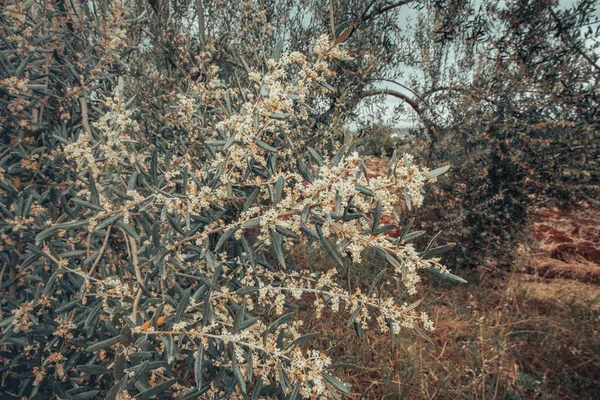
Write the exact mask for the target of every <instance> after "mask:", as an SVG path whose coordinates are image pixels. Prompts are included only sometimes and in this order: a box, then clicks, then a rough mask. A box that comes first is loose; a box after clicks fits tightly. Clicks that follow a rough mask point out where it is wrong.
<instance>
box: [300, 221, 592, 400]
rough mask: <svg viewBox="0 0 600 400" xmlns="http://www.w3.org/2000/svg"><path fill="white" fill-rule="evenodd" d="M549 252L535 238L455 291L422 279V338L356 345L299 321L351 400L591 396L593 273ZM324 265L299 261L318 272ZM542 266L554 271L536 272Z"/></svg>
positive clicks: (374, 337) (344, 330)
mask: <svg viewBox="0 0 600 400" xmlns="http://www.w3.org/2000/svg"><path fill="white" fill-rule="evenodd" d="M552 218H554V217H552ZM561 218H562V217H561ZM584 219H585V218H584ZM567 220H568V218H567ZM586 221H587V222H586V223H585V224H584V225H585V227H582V226H581V225H582V223H581V220H579V221H575V222H573V223H577V224H579V226H580V229H579V232H582V231H586V232H588V233H589V232H590V231H593V229H595V225H593V226H592V224H591V222H593V219H589V218H587V219H586ZM561 223H563V224H565V223H566V220H563V221H561ZM546 225H548V224H546ZM563 227H564V225H563ZM536 229H537V228H536V226H535V225H534V227H533V230H534V232H536V233H537V232H538V231H537V230H536ZM553 229H557V228H553ZM567 232H569V234H570V235H574V234H573V233H570V232H572V229H571V231H567ZM575 234H577V231H576V233H575ZM578 240H579V239H578V238H574V240H573V241H572V242H570V243H578ZM587 241H590V240H587ZM596 248H600V247H598V246H596ZM555 250H556V243H554V244H550V242H549V241H548V240H545V239H544V237H538V242H537V244H536V245H535V246H534V248H533V249H527V250H524V252H523V255H522V256H521V257H520V260H519V263H518V265H515V266H514V269H513V271H511V272H509V273H504V274H496V273H495V272H494V269H493V268H491V269H489V270H488V271H486V272H482V271H480V272H478V273H474V272H471V273H464V274H463V273H460V272H459V274H461V275H463V277H465V278H466V279H467V280H468V281H469V283H468V284H466V285H461V286H454V285H450V284H446V283H440V282H439V281H436V280H434V279H431V280H426V281H425V282H424V283H423V288H422V289H423V290H422V295H423V297H424V299H425V300H426V301H427V300H429V301H431V303H429V304H428V305H427V309H428V310H427V311H428V313H429V314H430V316H431V317H432V319H433V320H434V321H435V325H436V330H435V331H434V332H433V333H431V334H430V335H428V338H427V339H426V338H422V337H419V336H418V335H416V334H414V333H411V332H406V334H405V335H406V336H402V337H398V338H391V337H389V336H383V335H379V334H375V333H368V332H366V335H365V336H364V337H363V338H357V337H356V334H355V332H354V329H353V328H352V327H350V328H348V327H347V326H346V321H344V320H342V319H340V317H337V316H333V317H331V318H330V319H327V320H326V322H325V324H323V321H322V320H320V321H313V320H312V319H310V316H307V318H306V328H307V329H308V330H310V331H320V332H322V333H323V335H322V336H321V339H320V340H321V342H320V345H321V346H322V347H323V348H326V349H330V352H331V353H332V355H333V356H334V358H336V359H337V360H340V362H342V363H343V364H342V365H340V368H339V370H338V371H337V376H339V377H340V378H343V379H344V380H345V381H346V382H349V383H352V384H353V385H354V394H353V396H352V398H356V399H359V398H364V399H384V398H385V399H434V398H435V399H538V398H539V399H593V398H598V393H600V392H599V390H600V332H599V331H600V286H599V282H598V281H597V280H596V279H594V277H595V276H596V270H598V269H600V266H599V265H598V264H596V263H595V262H592V261H591V260H588V259H586V258H585V257H582V256H581V255H580V254H577V253H576V252H575V253H571V254H570V255H569V256H568V258H567V257H563V259H559V258H560V254H558V253H557V252H556V251H555ZM532 254H533V255H532ZM326 257H327V255H321V254H317V253H311V252H310V251H309V252H303V254H302V257H301V258H302V260H303V262H305V263H307V265H311V266H313V267H314V268H327V266H328V265H329V261H328V260H327V259H326ZM550 261H551V262H553V263H554V264H553V265H554V267H555V268H559V267H560V268H559V270H558V271H560V273H557V274H554V275H552V276H548V274H547V273H546V274H544V273H543V270H540V266H541V265H544V263H548V262H550ZM556 262H560V263H562V264H557V263H556ZM557 265H558V267H557ZM381 266H382V264H377V263H375V264H365V265H363V266H361V268H360V269H359V270H356V271H353V275H354V276H355V278H354V279H357V280H358V281H363V283H364V282H368V281H369V279H371V278H372V277H373V276H374V275H375V274H376V273H377V271H378V270H379V268H381ZM565 271H571V272H570V275H569V274H568V273H566V272H565ZM590 271H592V272H590ZM590 277H591V278H592V279H590ZM568 278H570V279H568ZM336 337H337V338H341V340H340V341H333V338H336Z"/></svg>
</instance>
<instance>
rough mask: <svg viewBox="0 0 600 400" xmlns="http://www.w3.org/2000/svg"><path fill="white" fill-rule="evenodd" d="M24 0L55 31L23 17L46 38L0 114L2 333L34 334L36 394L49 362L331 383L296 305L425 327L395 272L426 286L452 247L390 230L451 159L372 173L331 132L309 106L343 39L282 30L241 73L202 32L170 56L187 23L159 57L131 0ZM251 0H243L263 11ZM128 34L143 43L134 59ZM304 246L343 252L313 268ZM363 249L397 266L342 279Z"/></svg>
mask: <svg viewBox="0 0 600 400" xmlns="http://www.w3.org/2000/svg"><path fill="white" fill-rule="evenodd" d="M48 1H49V3H53V1H52V0H48ZM13 3H14V2H11V5H10V6H9V7H8V8H7V9H6V11H4V12H3V13H4V14H5V15H6V17H4V18H5V19H7V20H8V21H9V22H10V23H13V24H16V23H17V22H19V21H20V20H21V19H22V15H25V21H32V20H33V18H34V17H44V16H45V17H44V18H49V21H48V27H49V28H51V29H50V30H49V32H52V30H55V31H56V32H60V35H58V34H57V35H58V36H52V35H53V34H51V33H48V35H49V36H50V39H47V40H46V39H44V38H41V39H40V40H38V41H34V40H36V39H35V38H34V36H35V35H34V32H31V31H27V29H26V28H19V27H16V26H14V28H15V29H14V31H15V34H14V36H19V37H18V38H17V37H14V38H12V39H19V40H20V41H22V42H23V43H25V42H27V43H29V45H31V43H37V44H36V45H31V46H34V47H33V49H31V48H29V47H27V45H25V44H23V45H21V47H20V48H27V49H28V50H27V51H30V52H33V54H34V56H35V57H34V59H35V62H34V63H31V65H30V64H27V63H26V62H23V61H22V60H21V58H20V57H17V56H15V57H13V54H16V53H15V52H14V51H13V50H12V49H9V50H7V51H6V52H5V53H6V54H9V56H7V57H8V58H7V60H9V61H10V62H11V63H13V64H15V65H14V66H13V67H14V68H13V70H15V71H17V70H18V69H20V72H19V73H18V74H17V73H16V72H15V74H13V75H14V76H12V75H11V76H7V77H5V76H4V75H3V76H2V77H0V78H1V80H0V90H2V91H3V93H4V95H5V96H6V99H7V100H6V103H7V104H8V108H9V111H10V113H12V114H10V115H9V114H8V113H7V114H6V115H5V114H4V113H3V112H0V117H1V118H3V120H2V122H3V123H7V124H10V126H11V129H14V132H18V134H15V135H13V136H12V137H11V139H12V142H15V143H11V146H13V147H11V148H10V152H9V151H3V152H2V153H1V156H0V162H1V163H4V160H6V159H7V157H14V158H15V159H16V161H17V162H15V165H16V166H18V168H13V167H12V166H11V167H6V166H5V165H4V164H1V165H2V169H1V172H2V178H1V184H2V189H1V191H0V196H2V199H3V200H6V201H7V202H10V203H11V204H10V206H4V205H3V206H2V208H0V212H1V213H2V214H3V222H2V223H1V224H0V238H1V239H2V241H1V242H0V244H1V246H2V250H6V254H8V257H7V259H9V260H10V262H11V264H10V267H9V268H8V270H7V271H8V274H9V276H10V277H11V283H10V286H11V290H13V291H14V290H18V291H19V293H18V295H15V293H12V294H11V293H8V295H9V297H10V298H12V299H15V301H14V304H13V303H12V302H11V303H10V304H9V306H10V307H11V308H10V311H11V313H12V315H11V316H10V319H6V322H3V328H6V329H5V330H4V331H3V335H5V336H6V337H7V340H6V341H5V342H6V343H7V346H8V347H10V348H9V351H13V352H16V351H18V350H19V349H20V347H19V346H21V345H22V344H23V341H24V340H27V341H29V342H28V343H27V351H26V353H24V355H23V356H22V357H23V358H26V359H27V362H28V363H29V364H28V366H29V367H30V368H31V370H32V372H33V375H32V376H31V378H32V383H33V386H34V389H31V391H32V393H33V394H32V395H31V396H32V397H34V396H36V395H37V394H39V393H41V392H44V391H46V387H45V386H46V385H43V382H45V381H46V380H50V379H53V380H54V381H53V382H61V384H64V385H65V386H67V385H69V389H68V390H69V393H77V395H79V396H80V397H83V395H84V394H86V392H85V390H88V392H87V395H89V396H90V397H98V396H107V397H108V396H109V392H110V395H111V396H112V395H115V396H116V397H117V398H123V399H124V398H131V397H133V396H135V397H144V396H149V395H150V394H151V395H156V394H160V395H161V396H163V397H164V396H168V395H171V396H172V397H176V398H192V397H202V396H204V397H211V398H213V397H214V398H227V397H231V396H236V395H237V396H238V397H240V398H248V397H249V395H250V396H252V397H253V398H257V397H259V396H261V395H269V396H275V397H278V398H280V397H281V398H283V397H285V396H290V397H294V396H296V395H297V396H301V397H303V398H335V396H336V392H344V393H346V392H347V391H348V387H347V386H346V385H344V384H343V383H342V382H340V381H338V380H337V379H336V378H335V377H334V376H332V375H331V374H330V372H331V370H332V369H331V366H332V363H333V361H332V360H331V359H330V358H329V357H328V356H327V355H326V352H325V350H326V349H322V348H315V347H309V346H307V341H308V340H309V339H310V338H311V337H312V336H314V334H313V333H311V332H309V331H308V329H309V328H308V327H307V326H305V325H304V323H303V319H302V316H303V315H307V314H311V315H312V316H313V317H314V318H315V319H319V318H323V317H325V316H340V317H343V318H344V319H345V320H346V321H347V322H348V323H349V325H352V324H354V326H355V327H357V329H358V330H364V331H369V330H370V331H376V332H379V333H390V334H393V335H397V334H399V333H400V332H401V330H402V329H419V328H424V329H425V330H432V329H433V325H432V323H431V321H430V320H429V318H428V317H427V314H426V313H425V310H423V309H422V307H420V300H418V299H412V300H408V299H407V298H404V297H402V296H399V295H398V293H394V292H393V291H391V290H390V289H389V286H394V288H398V287H402V289H405V291H406V293H408V295H407V296H410V295H414V294H416V293H417V284H418V282H419V281H420V274H421V272H422V271H424V270H426V269H432V268H433V269H435V270H436V271H443V268H442V267H441V266H440V265H439V259H437V258H431V257H430V255H431V253H429V254H428V253H427V252H419V251H417V249H416V248H415V246H414V245H413V244H412V243H411V242H409V241H408V239H407V238H406V237H403V236H400V237H397V236H394V235H390V234H389V232H390V230H392V229H393V230H399V228H400V227H401V225H404V224H403V222H402V220H401V218H400V216H399V215H398V213H399V212H404V210H407V211H408V210H410V209H412V208H413V207H418V206H420V205H421V204H422V203H423V195H424V189H425V183H426V182H427V181H428V180H430V179H432V178H435V176H436V175H437V173H434V172H435V171H427V170H424V169H421V168H419V167H418V166H416V165H415V163H414V162H413V160H412V158H411V157H410V156H408V155H406V156H404V157H403V158H402V157H400V158H398V157H394V158H393V160H392V161H391V162H390V164H389V168H388V171H387V173H386V174H382V175H379V176H373V175H372V174H370V173H369V171H368V170H367V168H366V166H365V164H364V161H363V159H362V157H361V155H360V154H359V153H358V152H356V151H355V150H356V146H354V144H353V143H348V142H346V143H343V140H342V138H341V137H339V136H336V135H337V132H339V131H340V130H342V129H343V126H341V125H339V126H338V125H336V124H335V123H330V124H329V125H328V126H327V127H322V126H319V125H318V124H316V123H315V122H316V115H315V114H316V112H315V109H316V108H318V107H319V106H320V104H321V103H323V100H324V99H326V97H327V96H329V95H330V94H331V93H333V92H335V89H334V88H333V87H331V86H330V84H329V82H331V81H332V79H331V78H332V77H334V72H333V71H335V70H338V69H339V68H337V67H338V64H339V63H345V62H349V59H350V58H349V57H348V52H347V51H346V50H345V49H344V48H343V47H342V46H340V45H339V43H337V42H336V41H332V40H331V39H330V38H328V37H327V36H322V37H320V38H319V39H318V40H317V41H316V43H314V48H313V53H312V54H302V53H299V52H295V51H288V50H285V49H284V48H283V46H279V45H278V47H277V48H276V50H275V51H274V52H273V56H272V58H270V59H266V60H264V62H262V63H261V65H252V66H250V65H248V64H247V63H246V60H244V59H243V58H242V57H241V56H240V57H239V64H237V62H238V61H236V63H234V64H233V66H232V68H238V67H239V68H238V69H237V70H236V71H235V73H229V72H230V71H224V70H222V69H220V68H219V66H217V65H216V64H213V63H212V61H211V60H212V59H213V58H212V57H213V56H215V57H216V56H217V55H218V54H217V55H215V54H214V53H215V52H217V50H216V49H213V48H211V43H210V42H208V43H203V46H206V47H205V48H204V49H203V50H204V51H202V52H200V56H199V59H200V60H199V61H198V59H196V58H193V57H191V51H189V49H186V50H185V51H182V52H181V53H178V51H179V50H180V48H181V47H185V46H189V45H190V43H192V42H193V40H191V38H190V36H189V35H187V36H186V34H177V35H172V36H169V38H170V40H171V42H172V43H169V45H172V48H170V50H172V52H173V53H175V54H170V55H169V57H170V58H169V60H168V61H169V65H170V66H171V67H173V68H172V69H171V67H169V69H168V70H165V69H164V68H159V67H157V66H156V65H154V66H152V65H150V63H151V61H148V59H151V58H152V57H146V56H147V55H148V54H145V53H144V54H141V53H139V52H142V50H140V49H139V48H136V49H133V48H130V47H128V46H129V41H130V39H131V36H134V35H137V34H140V32H139V31H136V30H135V29H133V28H132V30H133V31H134V32H132V33H131V32H129V30H128V28H130V27H134V28H135V26H136V25H135V24H136V23H137V22H135V21H141V20H143V18H142V17H135V16H132V15H129V14H128V13H129V11H128V10H126V9H124V8H122V7H120V6H118V5H113V4H110V6H107V9H106V10H100V9H98V10H96V9H94V14H95V12H96V11H97V12H98V13H99V14H100V15H101V16H100V17H97V18H96V17H94V16H92V15H91V14H88V13H78V12H70V11H69V12H62V11H61V10H60V8H59V9H57V10H54V11H55V12H49V11H48V10H49V9H43V11H44V13H41V11H42V9H39V10H38V8H39V6H40V4H41V3H44V2H33V5H31V2H27V3H29V4H30V6H31V9H29V10H27V9H25V8H22V7H21V6H19V5H18V4H16V3H15V4H13ZM76 3H77V2H76ZM109 3H110V2H109ZM61 4H62V3H61ZM77 4H78V3H77ZM54 5H56V6H58V5H59V4H58V3H56V4H54ZM250 5H251V2H247V1H244V2H241V4H238V5H236V7H239V11H240V13H241V14H242V15H243V16H244V17H245V18H247V19H248V20H249V21H250V22H249V23H250V24H251V25H256V24H260V23H262V22H264V21H265V18H266V16H265V15H261V14H260V13H257V14H253V13H252V8H251V7H250ZM62 6H64V5H61V7H62ZM20 7H21V8H20ZM35 10H37V11H35ZM34 11H35V15H34ZM38 11H40V13H39V14H37V12H38ZM75 11H78V10H75ZM11 21H12V22H11ZM92 21H93V23H92ZM126 21H130V22H127V23H126ZM131 21H134V22H131ZM129 24H131V25H129ZM64 26H70V29H68V30H64V29H62V28H63V27H64ZM265 29H268V28H265ZM109 30H110V32H112V33H113V34H112V35H108V31H109ZM145 34H146V32H145V31H144V33H143V34H142V35H145ZM12 39H11V40H12ZM6 43H8V44H7V45H6V46H9V47H10V46H13V43H12V42H6ZM38 45H39V46H38ZM0 46H4V45H3V44H1V43H0ZM35 46H38V47H35ZM71 47H73V48H76V49H86V52H81V57H79V56H77V57H76V56H75V55H74V54H71V53H72V49H71ZM38 49H39V50H38ZM126 49H127V50H129V51H131V52H138V53H136V54H137V56H136V57H133V56H132V58H133V60H131V61H130V62H126V61H124V60H128V59H129V58H128V54H129V53H127V52H125V50H126ZM0 50H2V51H4V47H2V48H1V49H0ZM153 50H155V49H152V51H153ZM38 51H40V53H39V54H38V53H36V52H38ZM149 51H150V50H149ZM88 53H89V54H88ZM3 54H4V53H3ZM48 54H60V55H61V57H65V60H63V59H62V58H61V59H60V63H58V64H56V63H54V64H53V63H52V62H51V61H48V59H49V56H47V55H48ZM184 56H186V57H184ZM187 56H189V57H187ZM182 58H187V62H185V63H182V64H180V63H179V62H180V61H182V60H181V59H182ZM194 60H196V61H198V62H193V61H194ZM152 62H154V61H152ZM252 62H256V60H252ZM21 63H23V65H24V67H23V68H20V65H21ZM124 63H127V65H126V67H124ZM25 64H27V65H25ZM183 66H185V67H189V69H188V70H184V68H183ZM220 66H221V67H222V66H223V64H220ZM42 67H43V68H42ZM136 68H143V71H144V74H143V76H142V75H140V76H136V75H135V74H133V73H130V72H131V70H135V69H136ZM115 71H119V76H116V75H117V73H116V72H115ZM21 72H22V74H21ZM44 77H48V79H46V80H44V81H43V79H45V78H44ZM50 77H51V78H50ZM234 78H235V79H234ZM40 82H43V84H42V83H40ZM56 87H58V88H59V89H58V90H56V91H55V92H52V93H51V94H52V96H50V95H48V93H50V91H53V90H54V88H56ZM4 89H7V90H4ZM46 105H48V107H47V108H46ZM48 109H49V110H53V112H54V114H53V116H52V119H51V120H50V122H44V123H42V122H41V121H46V119H44V118H47V114H45V115H46V116H45V117H44V112H46V113H47V112H48ZM19 119H27V121H28V122H27V123H28V124H29V125H28V126H22V125H20V122H18V120H19ZM44 124H46V125H44ZM52 124H54V125H52ZM47 125H48V126H50V128H49V127H48V126H47ZM34 127H39V129H38V128H36V129H38V130H37V131H34V130H33V129H34ZM40 132H41V133H40ZM46 132H49V133H48V135H46ZM36 135H37V136H36ZM40 135H41V136H40ZM24 138H27V139H28V140H27V141H25V140H23V139H24ZM326 138H327V139H328V140H325V139H326ZM329 139H331V140H329ZM21 141H23V143H21ZM27 142H30V143H34V144H35V145H37V146H38V147H32V146H29V145H27ZM326 142H327V144H326V145H324V144H323V143H326ZM15 170H16V171H17V172H15ZM24 172H26V173H27V174H29V175H24ZM17 173H21V174H22V175H19V176H16V177H14V176H13V175H16V174H17ZM21 177H22V178H23V181H21ZM17 178H18V179H17ZM403 204H405V206H404V205H403ZM402 227H404V226H402ZM407 231H408V229H407ZM407 234H411V232H407ZM413 234H414V232H413ZM298 244H307V245H309V246H310V245H314V246H317V247H320V248H321V249H322V250H323V256H324V257H331V258H332V259H333V261H334V262H335V263H336V265H337V266H338V268H329V267H328V268H322V267H321V266H319V265H309V266H306V265H304V266H300V265H299V263H298V262H297V257H296V256H295V254H294V253H293V252H291V251H290V249H291V248H293V247H294V246H296V245H298ZM369 249H371V250H374V252H376V253H377V254H379V255H380V256H381V257H382V258H383V259H384V260H385V261H386V263H388V264H389V266H387V267H382V271H380V272H381V273H380V274H379V275H378V277H377V278H376V279H375V281H373V283H372V285H371V286H370V287H361V286H357V287H354V288H350V287H346V286H345V284H346V282H345V281H344V280H342V279H340V271H343V273H344V274H345V273H347V271H349V270H350V269H349V268H348V267H349V266H352V264H355V265H354V266H353V267H358V268H360V265H361V263H362V260H363V258H364V257H366V251H367V250H369ZM434 250H435V249H434ZM437 250H438V251H436V252H433V255H437V253H438V252H439V248H438V249H437ZM325 269H326V270H325ZM3 271H4V270H3ZM378 272H379V271H378ZM381 278H384V281H383V282H386V283H387V282H390V283H391V284H389V285H388V284H381V285H379V284H378V281H379V279H381ZM5 286H7V285H3V286H2V287H3V290H4V287H5ZM7 298H8V297H7ZM405 301H406V302H405ZM25 333H27V334H28V335H26V336H27V338H26V339H23V337H24V335H23V334H25ZM30 342H31V343H30ZM82 348H83V349H84V351H82ZM185 371H188V372H185ZM108 372H110V373H108ZM98 374H99V375H102V376H103V378H102V379H95V378H91V376H92V375H98ZM8 375H10V374H8ZM8 375H7V376H8ZM17 375H19V374H17ZM21 375H22V374H21ZM179 376H182V377H185V378H184V379H176V378H172V377H179ZM188 378H189V379H188ZM15 379H16V378H15ZM30 386H31V385H30ZM30 386H27V385H25V386H24V387H28V389H27V390H30ZM49 386H50V385H49ZM55 386H56V387H57V388H59V385H55ZM105 386H106V387H105ZM53 387H54V386H53ZM61 387H62V386H61ZM23 390H25V389H23ZM57 390H58V389H57ZM99 391H100V392H102V393H101V394H99V393H100V392H99ZM160 391H163V392H166V393H162V394H161V393H160ZM143 393H145V394H143ZM167 393H168V394H167Z"/></svg>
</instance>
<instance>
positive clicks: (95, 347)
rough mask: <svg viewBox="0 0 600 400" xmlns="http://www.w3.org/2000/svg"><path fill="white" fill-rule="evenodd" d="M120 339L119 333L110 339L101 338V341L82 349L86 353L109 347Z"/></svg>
mask: <svg viewBox="0 0 600 400" xmlns="http://www.w3.org/2000/svg"><path fill="white" fill-rule="evenodd" d="M120 341H121V335H117V336H115V337H112V338H110V339H106V340H103V341H102V342H98V343H96V344H93V345H91V346H90V347H88V348H87V349H85V350H84V351H85V352H87V353H93V352H95V351H99V350H102V349H105V348H107V347H110V346H112V345H114V344H117V343H118V342H120Z"/></svg>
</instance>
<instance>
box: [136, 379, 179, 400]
mask: <svg viewBox="0 0 600 400" xmlns="http://www.w3.org/2000/svg"><path fill="white" fill-rule="evenodd" d="M178 381H179V379H171V380H169V381H166V382H162V383H159V384H158V385H155V386H152V387H151V388H150V389H147V390H144V391H143V392H141V393H140V394H138V395H137V396H135V397H134V399H137V400H145V399H149V398H151V397H153V396H156V395H157V394H160V393H162V392H164V391H166V390H167V389H168V388H170V387H171V386H173V385H174V384H176V383H177V382H178Z"/></svg>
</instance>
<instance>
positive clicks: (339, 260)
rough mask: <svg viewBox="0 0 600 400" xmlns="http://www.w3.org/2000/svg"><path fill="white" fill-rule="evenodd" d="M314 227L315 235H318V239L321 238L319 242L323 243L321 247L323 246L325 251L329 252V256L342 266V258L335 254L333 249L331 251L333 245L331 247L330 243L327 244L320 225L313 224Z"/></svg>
mask: <svg viewBox="0 0 600 400" xmlns="http://www.w3.org/2000/svg"><path fill="white" fill-rule="evenodd" d="M315 228H316V230H317V235H318V236H319V239H320V240H321V244H322V245H323V247H324V248H325V250H326V251H327V253H329V255H330V256H331V258H333V259H334V260H335V261H336V262H337V263H338V264H340V265H341V266H342V267H343V266H344V262H343V261H342V259H341V258H340V256H338V255H337V254H336V252H335V251H333V247H331V245H330V244H329V242H328V241H327V239H325V236H324V235H323V230H322V229H321V226H320V225H315Z"/></svg>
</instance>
